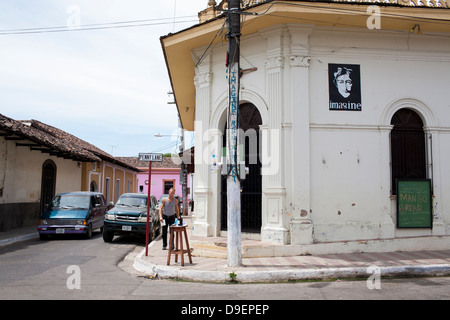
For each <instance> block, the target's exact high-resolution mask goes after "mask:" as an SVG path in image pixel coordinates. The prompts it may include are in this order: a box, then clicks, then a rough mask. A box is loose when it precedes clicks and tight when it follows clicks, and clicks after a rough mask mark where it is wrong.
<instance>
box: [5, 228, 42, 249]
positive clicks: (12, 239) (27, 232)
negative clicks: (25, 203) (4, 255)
mask: <svg viewBox="0 0 450 320" xmlns="http://www.w3.org/2000/svg"><path fill="white" fill-rule="evenodd" d="M38 238H39V233H38V231H37V227H36V226H32V227H24V228H20V229H13V230H9V231H4V232H0V247H3V246H7V245H9V244H13V243H16V242H22V241H27V240H31V239H38Z"/></svg>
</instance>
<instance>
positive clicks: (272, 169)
mask: <svg viewBox="0 0 450 320" xmlns="http://www.w3.org/2000/svg"><path fill="white" fill-rule="evenodd" d="M261 35H262V36H263V37H264V38H266V40H267V60H266V72H265V78H266V93H267V104H268V109H269V110H268V114H269V116H268V121H267V124H266V125H265V126H262V127H261V135H262V159H261V163H262V172H261V174H262V176H263V186H262V191H263V192H262V193H263V194H262V228H261V240H262V241H267V242H274V243H279V244H287V243H288V242H289V229H288V226H287V221H286V220H287V217H286V216H285V215H284V213H285V212H286V210H285V208H286V204H285V203H286V188H285V187H284V181H283V180H284V179H283V177H284V175H283V171H284V168H283V166H282V163H283V162H282V159H283V156H284V152H285V150H284V143H283V140H282V121H283V108H284V91H283V76H284V74H283V70H284V62H285V61H284V57H283V28H282V27H276V28H273V29H268V30H265V31H262V32H261Z"/></svg>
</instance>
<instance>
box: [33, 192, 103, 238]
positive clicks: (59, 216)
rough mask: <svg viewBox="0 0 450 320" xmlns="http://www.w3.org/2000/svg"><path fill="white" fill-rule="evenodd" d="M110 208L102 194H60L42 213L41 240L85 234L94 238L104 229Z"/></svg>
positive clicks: (40, 222)
mask: <svg viewBox="0 0 450 320" xmlns="http://www.w3.org/2000/svg"><path fill="white" fill-rule="evenodd" d="M107 211H108V207H107V205H106V201H105V198H104V197H103V194H101V193H98V192H84V191H80V192H67V193H60V194H57V195H56V196H55V197H54V198H53V199H52V201H51V202H50V204H49V205H48V206H47V208H46V209H45V211H44V212H43V213H42V215H41V218H40V220H39V225H38V227H37V229H38V232H39V237H40V238H41V239H47V238H48V236H49V235H55V234H82V235H84V236H85V237H86V238H91V236H92V231H93V230H95V229H99V228H102V227H103V221H104V217H105V214H106V212H107Z"/></svg>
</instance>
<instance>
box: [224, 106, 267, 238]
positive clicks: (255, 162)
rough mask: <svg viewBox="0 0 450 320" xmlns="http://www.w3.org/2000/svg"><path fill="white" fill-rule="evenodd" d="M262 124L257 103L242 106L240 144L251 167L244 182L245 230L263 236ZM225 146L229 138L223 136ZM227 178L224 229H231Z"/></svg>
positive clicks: (243, 220) (243, 218) (247, 163)
mask: <svg viewBox="0 0 450 320" xmlns="http://www.w3.org/2000/svg"><path fill="white" fill-rule="evenodd" d="M261 124H262V118H261V114H260V113H259V111H258V109H257V108H256V107H255V106H254V105H253V104H251V103H244V104H241V105H240V106H239V128H240V129H242V132H243V135H242V136H241V137H240V141H241V142H243V141H245V166H246V167H248V168H249V174H247V175H246V178H245V180H242V181H241V231H242V232H248V233H260V232H261V224H262V215H261V202H262V177H261V162H260V159H259V154H260V145H259V126H260V125H261ZM225 126H226V125H225ZM223 132H224V133H225V132H226V131H225V130H224V131H223ZM225 145H226V136H225V134H223V146H225ZM226 179H227V178H226V176H225V175H222V181H221V186H222V189H221V230H227V180H226Z"/></svg>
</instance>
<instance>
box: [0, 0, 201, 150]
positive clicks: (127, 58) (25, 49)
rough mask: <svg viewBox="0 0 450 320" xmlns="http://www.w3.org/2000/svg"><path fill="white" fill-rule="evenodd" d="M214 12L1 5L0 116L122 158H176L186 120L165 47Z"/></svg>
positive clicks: (108, 2) (67, 0)
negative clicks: (34, 123)
mask: <svg viewBox="0 0 450 320" xmlns="http://www.w3.org/2000/svg"><path fill="white" fill-rule="evenodd" d="M207 3H208V0H189V1H187V0H95V1H93V0H0V114H3V115H4V116H7V117H10V118H13V119H15V120H29V119H35V120H38V121H41V122H44V123H46V124H49V125H52V126H54V127H57V128H59V129H62V130H64V131H66V132H68V133H70V134H73V135H75V136H77V137H78V138H80V139H83V140H85V141H87V142H89V143H91V144H93V145H95V146H97V147H98V148H100V149H102V150H104V151H106V152H108V153H109V154H112V155H113V156H138V154H139V153H141V152H154V153H166V152H174V150H175V149H174V148H175V147H176V144H177V137H176V135H177V133H178V132H179V130H177V127H178V114H177V110H176V106H175V105H174V104H168V102H170V101H173V97H172V96H170V95H169V94H168V92H170V91H171V86H170V81H169V77H168V72H167V67H166V64H165V61H164V56H163V51H162V49H161V44H160V40H159V38H160V37H161V36H164V35H167V34H169V33H173V32H177V31H179V30H183V29H185V28H188V27H190V26H192V25H194V24H197V23H198V16H197V14H198V12H199V11H202V10H204V9H206V7H207ZM113 26H114V27H119V26H120V28H111V27H113ZM123 26H126V27H123ZM56 27H58V28H56ZM98 27H102V29H93V28H98ZM103 27H107V28H106V29H105V28H103ZM87 28H89V29H91V30H83V29H87ZM158 133H159V134H161V135H163V136H162V137H159V138H158V137H155V134H158ZM185 143H186V147H188V146H190V145H192V144H193V141H192V135H189V134H187V136H186V139H185Z"/></svg>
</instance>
